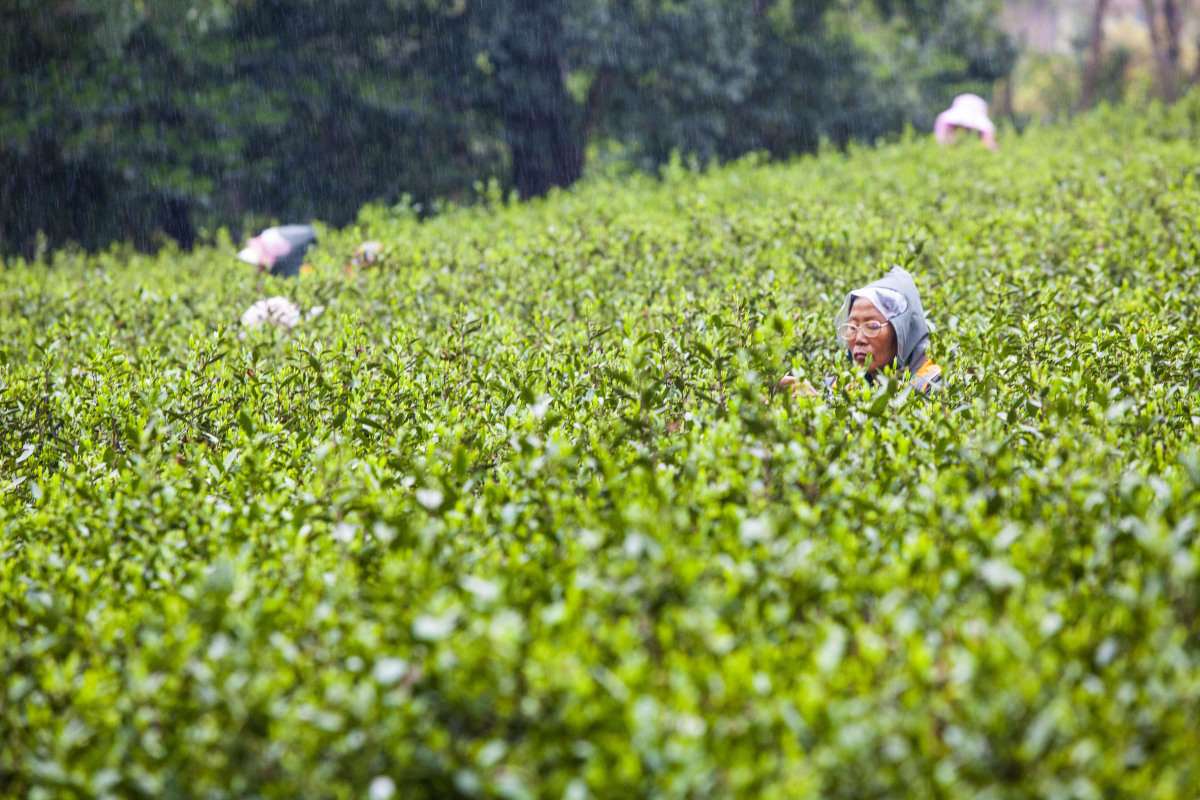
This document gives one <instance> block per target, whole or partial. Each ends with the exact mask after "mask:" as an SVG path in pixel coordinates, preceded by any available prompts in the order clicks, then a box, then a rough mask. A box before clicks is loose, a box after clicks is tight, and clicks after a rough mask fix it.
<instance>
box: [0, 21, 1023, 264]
mask: <svg viewBox="0 0 1200 800" xmlns="http://www.w3.org/2000/svg"><path fill="white" fill-rule="evenodd" d="M998 7H999V2H998V0H923V1H922V2H905V3H895V2H886V3H885V2H879V3H877V4H876V3H867V4H862V5H861V6H858V5H855V4H847V3H839V2H835V1H834V0H807V1H806V2H793V1H792V0H757V2H753V3H730V2H726V0H689V2H686V3H680V2H673V1H671V0H544V2H538V3H530V2H528V0H156V1H155V2H153V3H143V2H137V3H133V2H128V1H127V0H55V2H31V0H0V106H3V107H4V109H5V112H6V113H5V115H4V116H3V117H0V253H4V254H12V253H17V252H19V253H21V254H22V255H24V256H25V257H26V258H33V257H34V256H35V254H36V253H37V250H38V247H39V233H40V234H41V235H42V236H43V237H44V239H43V240H42V242H43V245H44V246H48V247H50V248H59V247H62V246H64V245H66V244H67V243H70V242H75V243H77V244H79V245H82V246H83V247H84V248H86V249H90V250H95V249H102V248H105V247H107V246H108V244H109V243H110V242H112V241H133V242H134V243H135V244H136V245H137V246H138V247H139V248H140V249H143V250H147V249H153V248H154V247H155V246H157V244H159V243H161V242H162V240H163V239H164V238H167V237H169V238H173V239H175V240H176V241H178V242H180V243H181V245H182V246H183V247H184V248H185V249H187V248H190V247H191V246H192V244H193V242H194V241H196V240H197V239H199V240H201V241H204V240H205V238H206V235H205V234H206V231H212V230H215V229H216V228H218V227H219V226H222V225H225V226H233V227H237V228H241V227H244V226H246V227H256V226H258V225H260V224H261V223H262V222H264V221H265V220H266V219H267V218H278V219H280V220H281V221H284V222H307V221H309V220H311V219H314V218H315V219H319V220H323V221H325V222H327V223H330V224H333V225H337V226H341V225H344V224H346V223H347V222H350V221H351V220H352V219H353V218H354V215H355V214H356V213H357V211H358V209H359V207H361V206H362V205H363V203H365V202H366V201H368V200H375V199H381V200H384V201H387V202H389V203H395V202H398V201H400V200H401V198H402V197H403V196H404V195H405V194H407V195H409V196H410V198H411V202H414V203H415V204H419V205H421V206H422V207H423V208H424V209H426V210H428V209H429V208H432V207H433V205H434V204H435V202H436V201H437V200H439V199H447V198H449V199H453V200H455V201H457V202H462V201H465V200H470V199H474V197H475V194H476V190H475V186H476V184H477V183H482V184H485V185H486V183H487V182H488V180H489V179H491V178H495V179H496V180H498V181H499V182H500V185H501V187H502V189H503V190H504V191H506V192H507V191H509V190H513V191H516V192H518V193H519V194H520V195H521V196H523V197H534V196H538V195H541V194H543V193H545V192H546V191H547V190H548V189H550V188H551V187H553V186H559V187H563V186H568V185H570V184H571V183H573V182H574V181H575V180H577V179H578V178H579V177H580V175H581V174H582V171H583V167H584V162H585V158H584V156H585V153H586V151H587V147H588V144H589V143H593V144H595V143H605V142H609V141H615V142H617V143H619V144H620V145H621V146H622V147H624V148H625V152H626V154H627V155H626V158H627V159H628V160H629V161H630V162H631V163H634V164H636V165H638V166H648V167H651V168H654V167H656V166H657V165H659V164H661V163H664V162H666V161H667V160H668V159H669V157H670V154H671V153H672V151H679V152H681V153H683V154H684V156H685V157H689V156H690V157H694V158H696V159H699V160H700V161H702V162H708V161H710V160H713V159H727V158H730V157H736V156H740V155H742V154H745V153H747V152H749V151H751V150H764V151H766V152H769V153H771V154H773V155H777V156H785V155H789V154H794V153H799V152H805V151H811V150H813V149H815V148H816V146H817V144H818V142H819V140H820V138H821V137H823V136H824V137H829V138H830V139H831V140H832V141H833V142H834V143H835V144H843V143H845V142H846V141H848V140H849V139H850V137H852V136H853V137H860V138H865V139H867V140H872V139H873V138H874V137H875V136H878V135H881V134H886V133H895V132H898V131H899V130H900V129H901V128H902V126H903V125H904V123H905V122H912V123H915V124H918V125H920V126H923V127H928V125H929V124H930V123H931V121H932V119H933V115H934V114H935V113H937V111H938V110H940V109H941V108H944V107H945V105H946V104H947V102H948V101H949V99H950V98H951V97H952V96H953V95H954V94H955V93H956V92H958V91H960V90H963V89H972V90H975V91H980V92H985V93H986V92H987V91H988V89H989V88H990V86H991V84H992V82H993V81H994V80H995V79H996V78H998V77H1001V76H1003V75H1007V74H1008V72H1009V70H1010V69H1011V67H1012V64H1013V49H1012V45H1011V43H1010V42H1009V40H1008V38H1007V37H1006V36H1004V35H1003V34H1002V33H1001V32H1000V31H999V28H998V23H997V17H996V12H997V10H998Z"/></svg>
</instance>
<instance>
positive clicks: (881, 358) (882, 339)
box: [846, 297, 896, 374]
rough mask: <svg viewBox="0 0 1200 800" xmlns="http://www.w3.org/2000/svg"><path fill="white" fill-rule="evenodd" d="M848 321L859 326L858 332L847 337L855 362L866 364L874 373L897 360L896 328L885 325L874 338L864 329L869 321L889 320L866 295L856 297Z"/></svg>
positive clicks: (870, 371)
mask: <svg viewBox="0 0 1200 800" xmlns="http://www.w3.org/2000/svg"><path fill="white" fill-rule="evenodd" d="M846 321H847V322H849V323H850V324H851V325H854V326H856V327H857V328H858V332H857V333H853V334H851V335H849V336H847V337H846V347H847V348H848V349H849V350H850V357H851V358H853V359H854V363H855V364H858V365H859V366H860V367H861V366H865V367H866V368H867V372H869V373H871V374H874V373H875V372H877V371H878V370H881V369H883V368H884V367H886V366H888V365H889V364H891V363H892V362H893V361H895V360H896V329H895V328H893V327H892V326H891V325H884V327H883V329H882V330H880V331H879V334H878V335H877V336H875V338H874V339H870V338H868V337H867V333H866V331H865V330H863V326H864V325H866V324H867V323H868V322H878V323H880V324H882V323H884V322H887V317H885V316H884V315H883V312H882V311H880V310H879V309H878V308H876V307H875V304H874V303H872V302H871V301H870V300H867V299H866V298H865V297H856V298H854V305H852V306H851V307H850V316H849V317H847V318H846Z"/></svg>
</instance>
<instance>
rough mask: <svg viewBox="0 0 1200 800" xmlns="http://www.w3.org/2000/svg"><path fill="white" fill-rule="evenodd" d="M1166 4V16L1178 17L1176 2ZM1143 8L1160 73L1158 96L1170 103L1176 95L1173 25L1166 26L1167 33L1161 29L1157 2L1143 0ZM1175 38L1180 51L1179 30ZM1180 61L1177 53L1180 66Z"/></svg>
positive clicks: (1176, 58)
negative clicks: (1172, 47)
mask: <svg viewBox="0 0 1200 800" xmlns="http://www.w3.org/2000/svg"><path fill="white" fill-rule="evenodd" d="M1164 3H1165V5H1166V8H1165V9H1164V12H1165V14H1164V16H1165V15H1166V14H1167V13H1169V14H1170V15H1171V16H1176V17H1177V16H1178V14H1179V12H1178V9H1177V8H1176V7H1175V5H1174V0H1164ZM1142 7H1143V8H1144V9H1145V10H1146V27H1147V28H1149V30H1150V44H1151V46H1152V47H1153V48H1154V64H1155V66H1156V68H1157V71H1158V94H1159V97H1160V98H1162V99H1163V100H1164V101H1166V102H1168V103H1169V102H1172V101H1173V100H1174V99H1175V94H1176V79H1175V68H1174V66H1173V65H1172V62H1171V52H1170V49H1171V46H1170V39H1171V38H1172V37H1171V34H1170V28H1171V25H1170V23H1169V22H1168V23H1167V24H1164V26H1163V27H1164V28H1166V31H1165V32H1164V31H1162V30H1160V29H1159V14H1158V4H1157V3H1156V2H1155V0H1142ZM1174 38H1175V40H1176V45H1175V49H1176V51H1178V49H1179V45H1178V39H1179V34H1178V29H1176V32H1175V36H1174ZM1178 61H1179V56H1178V53H1176V55H1175V63H1176V64H1178Z"/></svg>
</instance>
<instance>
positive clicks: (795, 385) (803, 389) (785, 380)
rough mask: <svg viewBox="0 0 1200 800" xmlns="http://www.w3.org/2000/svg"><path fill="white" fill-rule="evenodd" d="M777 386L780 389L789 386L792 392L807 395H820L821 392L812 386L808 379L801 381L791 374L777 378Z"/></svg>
mask: <svg viewBox="0 0 1200 800" xmlns="http://www.w3.org/2000/svg"><path fill="white" fill-rule="evenodd" d="M777 388H778V389H780V390H781V391H782V390H783V389H788V388H790V389H791V390H792V394H802V395H808V396H809V397H820V396H821V393H820V392H818V391H817V390H816V389H814V388H813V385H812V384H811V383H809V382H808V381H802V380H800V379H799V378H795V377H793V376H791V375H784V376H783V377H782V378H780V379H779V383H778V385H777Z"/></svg>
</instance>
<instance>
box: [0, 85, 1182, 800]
mask: <svg viewBox="0 0 1200 800" xmlns="http://www.w3.org/2000/svg"><path fill="white" fill-rule="evenodd" d="M1198 111H1200V105H1197V103H1196V102H1195V101H1188V102H1185V103H1182V104H1180V105H1178V106H1176V107H1174V108H1172V109H1165V110H1164V109H1154V110H1152V112H1151V113H1150V115H1149V116H1147V117H1135V116H1133V115H1132V114H1131V113H1129V112H1125V111H1120V110H1115V111H1114V110H1106V111H1101V112H1099V113H1097V114H1095V115H1092V116H1089V117H1085V118H1082V119H1080V120H1077V121H1076V122H1075V124H1074V125H1073V126H1070V127H1057V128H1045V129H1033V130H1029V131H1026V132H1025V133H1024V134H1023V135H1021V136H1019V137H1018V136H1016V135H1014V134H1011V133H1010V134H1009V135H1007V136H1005V137H1003V138H1002V145H1003V149H1002V150H1001V151H1000V152H999V153H988V152H985V151H982V150H977V149H975V148H972V147H960V148H958V149H955V150H939V149H936V148H935V147H934V146H933V145H932V143H930V142H927V141H925V140H923V139H916V138H913V139H909V140H906V141H903V142H900V143H897V144H894V145H889V146H885V147H880V148H878V149H865V148H860V149H852V150H851V151H850V152H848V153H845V154H842V153H833V152H828V153H822V154H821V155H820V156H818V157H810V158H805V159H801V160H798V161H795V162H793V163H787V164H763V163H760V162H758V161H756V160H753V159H750V160H747V161H744V162H741V163H738V164H733V165H729V166H727V167H724V168H721V169H715V170H712V171H710V172H706V173H703V174H695V173H691V172H688V171H687V170H684V169H682V168H679V167H673V168H671V169H668V170H667V171H666V172H665V173H664V174H663V176H661V179H655V180H651V179H649V178H644V177H627V178H621V179H615V178H613V179H606V178H599V177H598V178H596V179H593V180H592V181H590V182H587V183H585V185H583V186H581V187H579V188H578V189H576V190H573V191H570V192H564V193H560V194H558V195H556V196H553V197H551V198H549V199H546V200H544V201H538V202H533V203H528V204H519V205H513V204H505V203H502V202H499V201H493V202H492V203H491V204H485V205H482V206H480V207H478V208H471V209H459V210H453V211H450V212H448V213H446V214H444V215H442V216H440V217H437V218H434V219H430V220H426V221H418V220H415V219H413V218H412V217H411V216H410V215H408V214H406V213H405V211H404V209H381V208H368V209H364V210H363V212H362V214H361V218H360V224H359V226H358V227H357V228H354V229H348V230H345V231H323V236H322V246H321V247H320V248H319V249H317V250H315V251H314V254H313V264H314V270H313V272H312V273H311V274H309V275H307V276H306V277H305V278H303V279H301V280H299V281H294V282H290V283H285V282H282V281H276V280H275V279H270V278H261V277H259V276H256V275H254V274H253V273H252V272H250V271H247V270H246V268H245V265H242V264H239V263H237V262H235V261H234V260H233V258H232V254H233V250H234V247H233V245H232V243H229V242H228V241H225V242H223V243H222V246H220V247H217V248H214V249H205V250H197V251H195V252H191V253H179V252H164V253H161V254H159V255H158V256H154V257H150V256H144V255H138V254H136V253H132V252H128V251H125V250H114V251H113V252H110V253H106V254H101V255H97V256H83V255H79V254H61V255H59V256H58V257H56V259H55V260H54V263H53V264H51V265H44V264H34V265H25V264H13V265H10V266H9V268H8V269H6V270H4V271H3V272H0V489H2V490H3V494H2V495H0V497H2V499H0V674H3V675H4V680H3V682H2V685H0V793H3V794H5V795H10V796H14V797H31V798H57V797H72V798H74V797H97V798H101V797H105V798H129V797H147V798H150V797H153V798H166V797H206V798H221V797H230V798H232V797H238V798H242V797H263V798H267V797H299V796H304V797H328V798H361V797H368V798H372V800H384V799H385V798H389V797H405V798H421V797H430V798H434V797H437V798H442V797H464V798H466V797H498V798H556V799H557V798H568V800H582V799H583V798H591V797H594V798H628V797H656V798H658V797H661V798H676V797H677V798H683V797H688V798H693V797H729V796H737V797H768V798H770V797H775V798H795V797H825V798H833V797H844V798H864V797H881V798H882V797H898V796H922V797H987V798H1005V797H1014V798H1015V797H1028V796H1047V797H1061V798H1072V797H1074V798H1089V799H1090V798H1102V797H1116V796H1131V797H1143V798H1156V797H1158V798H1176V797H1184V796H1191V795H1195V794H1196V793H1197V792H1198V791H1200V761H1198V760H1197V759H1196V758H1195V744H1196V738H1195V736H1196V734H1195V732H1196V730H1197V729H1198V728H1200V719H1197V715H1198V711H1197V709H1200V641H1198V633H1200V629H1198V627H1197V625H1198V621H1197V618H1196V615H1197V610H1198V609H1200V575H1198V573H1197V569H1198V561H1197V558H1198V556H1200V549H1198V544H1197V524H1196V523H1197V511H1196V509H1198V508H1200V448H1198V447H1197V442H1196V423H1197V415H1198V414H1200V408H1198V402H1197V396H1196V391H1197V386H1198V382H1200V344H1198V339H1197V337H1196V336H1195V335H1194V334H1195V331H1196V323H1195V314H1196V305H1197V301H1196V298H1197V288H1198V286H1197V284H1198V281H1200V265H1198V263H1197V251H1196V244H1195V242H1196V239H1195V235H1196V231H1195V226H1196V220H1197V219H1198V218H1200V214H1198V212H1200V188H1198V187H1197V185H1196V179H1197V168H1198V164H1197V161H1196V156H1195V144H1194V143H1195V140H1196V133H1197V125H1198V122H1197V116H1198ZM368 237H369V238H373V239H378V240H380V241H382V242H384V243H385V253H384V257H383V262H382V265H381V266H380V267H379V268H378V269H373V270H364V271H357V272H355V273H353V274H347V272H346V271H345V270H344V269H343V262H344V257H345V254H346V253H348V252H349V251H350V250H352V249H353V247H354V246H355V245H356V244H357V243H358V242H359V241H361V240H362V239H364V238H368ZM892 263H902V264H906V265H907V266H908V267H909V269H911V270H912V271H913V272H914V274H915V275H916V277H917V281H918V285H919V287H920V289H921V292H922V297H923V300H924V304H925V306H926V308H927V309H928V311H929V314H930V321H931V324H932V327H933V328H934V334H933V355H934V357H935V359H936V360H937V361H938V362H939V363H941V364H942V365H943V366H944V367H946V369H947V373H948V378H949V380H948V383H947V386H946V389H945V391H943V392H942V393H941V394H939V395H936V396H933V397H924V396H917V395H913V394H912V393H911V392H910V391H909V390H907V389H906V388H904V387H903V386H902V385H901V384H900V383H899V382H895V381H892V382H884V383H882V384H880V385H878V386H875V387H868V386H865V385H864V384H863V383H862V381H861V380H860V381H857V384H858V386H857V388H851V389H849V390H846V391H841V392H838V393H837V394H836V396H832V397H829V398H825V399H820V400H808V399H800V398H792V397H789V396H782V395H777V394H775V393H774V392H773V390H772V387H773V385H774V382H775V380H776V379H777V378H778V377H779V376H780V375H782V374H784V373H785V372H792V373H794V374H798V375H801V376H803V377H806V378H809V379H812V380H814V382H815V381H816V380H817V379H819V378H820V377H821V376H823V375H826V374H834V373H837V374H844V379H843V380H840V381H839V385H841V386H847V385H850V384H852V383H856V381H855V379H854V376H853V375H852V374H848V373H847V367H846V366H845V365H844V364H843V362H841V360H840V359H839V358H838V354H837V352H836V347H835V343H834V342H833V341H832V331H831V319H832V316H833V314H834V312H835V310H836V307H837V305H838V304H839V303H840V300H841V298H842V296H843V295H844V293H845V292H846V291H847V290H849V289H851V288H854V287H855V286H858V285H861V284H862V283H864V282H867V281H869V280H871V279H873V278H875V277H877V276H878V275H880V274H881V273H882V272H883V271H885V270H886V269H887V268H888V266H889V265H891V264H892ZM266 294H284V295H287V296H288V297H290V298H291V299H292V300H293V301H294V302H296V303H297V304H298V305H299V306H300V307H301V308H302V309H304V310H308V309H311V308H312V307H314V306H317V305H321V306H324V307H325V309H326V310H325V313H323V314H322V315H320V316H319V317H316V318H315V319H313V320H311V321H307V322H305V323H304V324H303V325H301V326H300V327H299V328H297V329H296V330H295V331H293V332H292V333H290V334H284V333H281V332H278V331H273V330H269V329H268V330H257V331H249V332H247V331H240V330H238V329H237V327H236V320H237V319H238V316H239V315H240V313H241V310H242V309H244V308H245V307H246V306H247V305H249V303H251V302H253V301H254V300H256V299H258V298H259V297H262V296H264V295H266ZM764 400H765V402H764Z"/></svg>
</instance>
